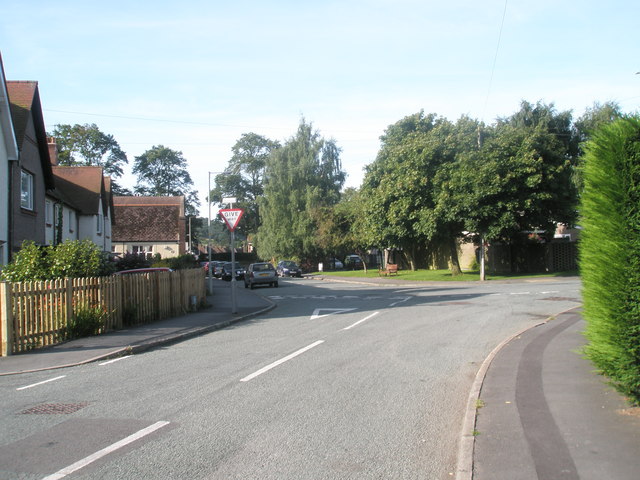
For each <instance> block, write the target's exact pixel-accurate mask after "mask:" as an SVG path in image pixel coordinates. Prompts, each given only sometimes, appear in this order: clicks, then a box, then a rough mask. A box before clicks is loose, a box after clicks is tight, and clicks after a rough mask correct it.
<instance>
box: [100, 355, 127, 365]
mask: <svg viewBox="0 0 640 480" xmlns="http://www.w3.org/2000/svg"><path fill="white" fill-rule="evenodd" d="M131 357H133V355H127V356H124V357H118V358H114V359H113V360H107V361H106V362H102V363H99V364H98V365H100V366H102V365H109V364H110V363H115V362H119V361H120V360H124V359H126V358H131Z"/></svg>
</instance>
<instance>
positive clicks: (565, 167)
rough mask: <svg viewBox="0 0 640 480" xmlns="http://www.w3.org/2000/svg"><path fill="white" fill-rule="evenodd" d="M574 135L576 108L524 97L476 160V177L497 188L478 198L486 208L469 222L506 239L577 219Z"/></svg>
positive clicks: (548, 229) (471, 213)
mask: <svg viewBox="0 0 640 480" xmlns="http://www.w3.org/2000/svg"><path fill="white" fill-rule="evenodd" d="M572 135H573V130H572V124H571V113H570V112H566V111H565V112H557V111H556V109H555V107H554V105H553V104H550V105H546V104H543V103H541V102H538V103H537V104H536V105H535V106H533V105H531V104H529V103H527V102H522V105H521V109H520V111H518V112H516V113H515V114H514V115H512V116H511V117H509V118H506V119H503V120H500V121H499V122H498V124H497V125H496V126H495V131H494V132H493V134H492V135H490V136H489V138H488V139H487V141H486V142H484V143H483V148H482V149H481V152H480V156H479V158H478V159H477V161H476V162H475V164H474V170H475V171H476V172H477V173H478V174H477V176H476V178H477V179H480V178H482V180H483V181H484V182H490V184H491V185H492V186H493V187H492V190H491V191H489V192H487V194H488V195H486V197H485V198H481V197H479V198H477V199H476V200H477V201H478V202H479V203H480V204H481V205H483V207H485V210H484V212H483V213H482V214H479V215H475V216H474V215H473V212H470V214H469V217H470V219H471V221H470V224H469V225H468V226H469V227H472V226H475V227H476V231H481V232H482V231H484V232H485V233H487V234H488V235H489V237H490V238H494V239H497V238H503V239H507V238H509V237H512V236H513V235H514V234H516V233H518V232H522V231H526V230H544V231H546V232H547V233H548V234H552V233H553V231H554V230H555V226H556V224H557V223H558V222H563V223H568V224H572V223H574V222H575V219H576V202H577V191H576V187H575V183H574V181H573V178H572V174H573V165H574V162H575V151H574V150H573V148H572V145H575V142H574V140H573V136H572ZM484 170H486V171H484Z"/></svg>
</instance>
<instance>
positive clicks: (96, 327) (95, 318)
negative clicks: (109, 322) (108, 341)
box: [64, 307, 107, 340]
mask: <svg viewBox="0 0 640 480" xmlns="http://www.w3.org/2000/svg"><path fill="white" fill-rule="evenodd" d="M106 319H107V312H106V311H105V310H104V308H102V307H82V308H79V309H78V311H76V313H75V315H74V316H73V318H72V319H71V321H70V322H69V323H68V324H67V326H66V327H65V330H64V333H65V335H64V336H65V339H67V340H70V339H73V338H82V337H88V336H91V335H97V334H98V333H100V329H102V328H104V325H105V321H106Z"/></svg>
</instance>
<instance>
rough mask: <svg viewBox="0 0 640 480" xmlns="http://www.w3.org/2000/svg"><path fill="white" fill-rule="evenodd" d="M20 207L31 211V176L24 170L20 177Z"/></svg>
mask: <svg viewBox="0 0 640 480" xmlns="http://www.w3.org/2000/svg"><path fill="white" fill-rule="evenodd" d="M20 206H21V207H22V208H24V209H25V210H33V175H31V174H30V173H29V172H25V171H24V170H22V172H21V175H20Z"/></svg>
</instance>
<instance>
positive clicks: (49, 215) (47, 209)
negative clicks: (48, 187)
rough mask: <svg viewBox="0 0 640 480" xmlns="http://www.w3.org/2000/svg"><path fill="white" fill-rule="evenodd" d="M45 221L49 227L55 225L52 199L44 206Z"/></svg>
mask: <svg viewBox="0 0 640 480" xmlns="http://www.w3.org/2000/svg"><path fill="white" fill-rule="evenodd" d="M44 221H45V223H46V224H47V226H48V227H50V226H52V225H53V204H52V203H51V201H50V200H47V201H46V202H45V206H44Z"/></svg>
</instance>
